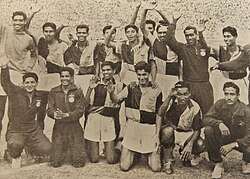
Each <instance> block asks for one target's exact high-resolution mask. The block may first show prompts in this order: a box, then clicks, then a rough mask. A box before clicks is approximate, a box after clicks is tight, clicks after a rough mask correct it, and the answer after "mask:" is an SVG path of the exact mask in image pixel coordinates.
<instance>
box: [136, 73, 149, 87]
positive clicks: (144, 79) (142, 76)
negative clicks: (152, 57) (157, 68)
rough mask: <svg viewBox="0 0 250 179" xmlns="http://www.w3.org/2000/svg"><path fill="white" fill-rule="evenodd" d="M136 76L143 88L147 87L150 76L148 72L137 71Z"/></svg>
mask: <svg viewBox="0 0 250 179" xmlns="http://www.w3.org/2000/svg"><path fill="white" fill-rule="evenodd" d="M136 74H137V78H138V81H139V84H140V85H141V86H145V85H147V84H148V81H149V75H150V74H149V73H148V72H146V71H145V70H137V72H136Z"/></svg>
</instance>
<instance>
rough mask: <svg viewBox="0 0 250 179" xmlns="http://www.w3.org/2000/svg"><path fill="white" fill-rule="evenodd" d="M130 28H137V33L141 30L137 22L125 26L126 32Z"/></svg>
mask: <svg viewBox="0 0 250 179" xmlns="http://www.w3.org/2000/svg"><path fill="white" fill-rule="evenodd" d="M129 28H133V29H135V31H136V33H138V32H139V28H138V27H137V26H136V25H135V24H129V25H126V26H125V33H126V32H127V30H128V29H129Z"/></svg>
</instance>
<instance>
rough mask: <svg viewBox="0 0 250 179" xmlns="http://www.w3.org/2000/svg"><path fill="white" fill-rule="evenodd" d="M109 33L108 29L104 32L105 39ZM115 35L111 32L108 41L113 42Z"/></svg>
mask: <svg viewBox="0 0 250 179" xmlns="http://www.w3.org/2000/svg"><path fill="white" fill-rule="evenodd" d="M109 32H110V29H108V30H106V31H105V34H104V36H105V38H106V37H107V36H108V34H109ZM115 35H116V33H115V32H113V33H112V34H111V37H110V41H114V40H115Z"/></svg>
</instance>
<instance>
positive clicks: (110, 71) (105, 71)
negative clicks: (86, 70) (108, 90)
mask: <svg viewBox="0 0 250 179" xmlns="http://www.w3.org/2000/svg"><path fill="white" fill-rule="evenodd" d="M101 71H102V75H103V78H104V79H105V80H110V79H112V78H113V75H114V73H115V69H114V63H113V62H110V61H105V62H103V63H102V64H101Z"/></svg>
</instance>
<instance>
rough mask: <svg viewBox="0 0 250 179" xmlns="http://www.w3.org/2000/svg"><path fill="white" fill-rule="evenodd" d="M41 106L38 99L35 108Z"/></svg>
mask: <svg viewBox="0 0 250 179" xmlns="http://www.w3.org/2000/svg"><path fill="white" fill-rule="evenodd" d="M40 106H41V100H40V99H38V100H36V107H38V108H39V107H40Z"/></svg>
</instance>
